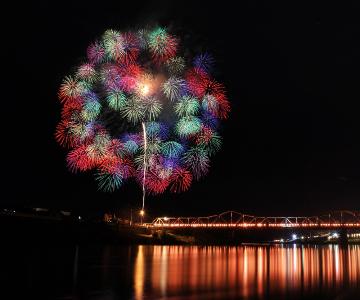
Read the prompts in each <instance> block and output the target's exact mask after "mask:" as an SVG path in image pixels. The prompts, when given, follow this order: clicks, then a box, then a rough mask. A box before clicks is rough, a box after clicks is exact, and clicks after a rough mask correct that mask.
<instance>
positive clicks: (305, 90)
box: [0, 1, 360, 215]
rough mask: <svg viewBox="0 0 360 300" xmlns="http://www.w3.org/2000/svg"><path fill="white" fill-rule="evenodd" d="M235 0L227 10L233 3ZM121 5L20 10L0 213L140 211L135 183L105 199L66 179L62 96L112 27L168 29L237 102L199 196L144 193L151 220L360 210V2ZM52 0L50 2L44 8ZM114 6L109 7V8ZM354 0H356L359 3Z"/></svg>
mask: <svg viewBox="0 0 360 300" xmlns="http://www.w3.org/2000/svg"><path fill="white" fill-rule="evenodd" d="M231 2H232V1H231ZM231 2H230V1H229V4H226V3H225V1H219V2H218V3H217V5H216V6H213V5H211V4H210V1H208V2H202V3H201V2H198V1H192V3H190V2H189V3H186V2H184V1H146V2H144V3H141V1H127V3H126V4H124V1H113V4H106V2H105V1H98V2H97V3H95V4H90V3H87V4H83V5H80V4H78V5H77V6H74V4H72V5H70V4H65V3H64V2H60V3H58V4H54V3H51V4H46V5H45V4H43V5H40V4H36V5H33V6H29V7H22V6H20V5H19V7H14V8H13V9H12V11H10V12H9V13H10V14H11V18H10V19H11V21H9V23H8V24H7V26H6V29H5V30H6V32H7V34H6V35H5V37H4V36H3V47H4V48H6V50H7V51H9V52H8V54H7V55H6V56H3V57H2V59H3V61H4V62H10V63H11V72H10V73H9V75H8V76H6V77H7V78H6V84H5V90H6V91H8V93H6V94H4V95H3V96H2V107H3V105H4V104H5V108H2V114H3V118H2V121H3V122H4V121H5V122H4V125H3V126H2V128H3V133H4V134H3V139H2V143H1V144H2V148H3V150H5V151H6V152H7V153H6V155H5V154H3V156H2V157H3V165H5V169H4V168H3V174H2V177H5V181H4V179H3V180H2V186H3V188H2V194H3V196H2V197H1V200H0V201H1V202H0V203H1V206H4V207H6V206H28V207H31V206H44V207H52V208H75V209H80V210H84V211H90V210H95V209H118V208H120V209H121V208H128V207H139V206H140V204H141V189H140V188H139V187H138V186H137V185H135V184H129V183H128V184H125V185H124V186H123V188H121V189H120V190H118V191H116V192H114V193H112V194H107V193H104V192H99V191H97V184H96V182H95V180H94V178H93V176H92V174H90V173H89V174H85V173H78V174H72V173H71V172H69V171H68V170H67V167H66V163H65V157H66V151H65V150H64V149H62V148H61V147H60V146H59V145H57V144H56V142H55V140H54V131H55V127H56V124H57V122H58V121H59V120H60V108H61V106H60V103H59V101H58V99H57V92H58V88H59V86H60V83H61V81H62V79H63V77H64V76H66V75H68V74H71V73H72V72H73V70H74V67H76V65H78V64H79V63H81V62H82V59H83V58H84V56H85V53H86V47H87V46H88V44H89V43H90V42H92V41H94V40H95V39H96V38H98V37H99V36H100V35H101V34H102V33H103V32H104V31H105V30H106V29H109V28H113V29H119V30H126V29H131V28H133V27H139V26H146V25H148V24H159V25H162V26H168V27H169V29H170V30H171V31H172V32H173V33H175V34H176V35H178V36H179V37H180V38H182V42H183V45H184V47H186V48H189V51H191V52H194V53H196V52H199V51H202V50H207V51H210V52H212V53H213V55H214V56H215V58H216V61H217V63H216V74H215V77H216V78H217V79H218V80H219V81H220V82H223V83H224V84H225V86H226V88H227V94H228V97H229V99H230V101H231V105H232V111H231V114H230V117H229V119H228V120H227V121H226V122H223V126H222V129H221V134H222V136H223V148H222V149H221V151H220V152H219V153H218V154H217V155H216V156H215V158H214V159H213V160H212V165H211V169H210V172H209V174H208V176H206V177H204V178H203V179H202V180H201V181H200V182H195V183H193V185H192V187H191V189H190V191H188V192H185V193H182V194H168V193H166V194H164V195H162V196H156V197H152V196H150V197H148V198H147V204H146V206H147V210H148V211H149V213H150V214H154V215H164V214H172V215H206V214H212V213H219V212H222V211H225V210H230V209H232V210H237V211H242V212H244V213H249V214H258V215H261V214H263V215H284V214H291V215H301V214H306V215H309V214H310V215H311V214H317V213H319V212H326V211H329V210H335V209H359V208H360V156H359V153H360V118H359V115H360V108H359V104H358V103H359V102H360V71H359V70H360V68H359V66H360V19H359V9H358V8H359V7H355V4H353V6H351V5H349V6H348V7H342V8H338V7H332V8H331V7H308V8H297V7H284V6H283V5H278V6H276V5H274V4H270V3H269V2H268V1H264V3H267V4H262V3H261V2H259V1H239V2H238V4H237V5H240V6H238V7H236V6H235V5H234V4H230V3H231ZM49 3H50V2H49ZM110 3H111V2H110ZM354 3H356V1H354Z"/></svg>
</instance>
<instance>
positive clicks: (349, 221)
mask: <svg viewBox="0 0 360 300" xmlns="http://www.w3.org/2000/svg"><path fill="white" fill-rule="evenodd" d="M144 225H145V226H147V227H160V228H171V227H175V228H177V227H219V228H221V227H240V228H248V227H249V228H252V227H255V228H256V227H275V228H277V227H280V228H281V227H297V228H302V227H303V228H309V227H317V228H318V227H324V228H340V227H345V228H360V212H359V211H348V210H343V211H334V212H331V213H328V214H324V215H320V216H312V217H259V216H252V215H246V214H242V213H240V212H236V211H226V212H223V213H221V214H218V215H212V216H208V217H158V218H156V219H154V221H153V222H152V223H146V224H144Z"/></svg>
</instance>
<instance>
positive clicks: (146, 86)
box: [141, 84, 150, 96]
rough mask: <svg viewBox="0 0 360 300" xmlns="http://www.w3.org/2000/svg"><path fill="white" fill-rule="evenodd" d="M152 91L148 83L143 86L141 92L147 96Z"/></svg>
mask: <svg viewBox="0 0 360 300" xmlns="http://www.w3.org/2000/svg"><path fill="white" fill-rule="evenodd" d="M149 92H150V86H149V85H148V84H144V85H143V86H142V87H141V94H142V95H143V96H147V95H148V94H149Z"/></svg>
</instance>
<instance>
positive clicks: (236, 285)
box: [133, 245, 360, 300]
mask: <svg viewBox="0 0 360 300" xmlns="http://www.w3.org/2000/svg"><path fill="white" fill-rule="evenodd" d="M133 273H134V297H135V299H136V300H140V299H144V297H145V298H148V299H152V298H156V297H161V298H164V299H165V298H167V297H171V298H172V299H182V298H181V297H186V299H193V298H194V299H196V298H198V297H201V298H202V299H214V298H222V299H226V298H228V297H230V298H231V297H241V298H243V299H247V298H257V299H264V298H269V297H274V295H278V297H279V298H283V297H287V298H288V297H290V298H291V295H294V296H296V297H299V296H300V295H303V296H306V295H310V294H312V293H325V294H326V293H327V294H331V293H332V292H336V291H341V290H344V288H350V289H351V288H355V289H356V288H359V286H360V246H349V247H344V248H343V247H339V246H337V245H330V246H323V247H319V246H296V245H294V246H286V247H282V246H271V247H266V246H239V247H219V246H206V247H199V246H138V251H137V255H136V259H135V264H134V271H133ZM150 295H151V296H150ZM179 295H180V296H181V297H179V298H178V296H179ZM174 297H175V298H174ZM275 298H276V297H275Z"/></svg>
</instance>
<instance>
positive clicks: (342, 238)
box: [339, 228, 348, 245]
mask: <svg viewBox="0 0 360 300" xmlns="http://www.w3.org/2000/svg"><path fill="white" fill-rule="evenodd" d="M347 234H348V231H347V229H346V228H341V229H340V231H339V244H342V245H346V244H347V243H348V236H347Z"/></svg>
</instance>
